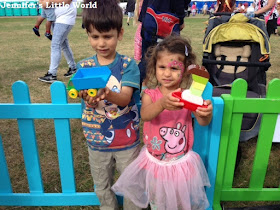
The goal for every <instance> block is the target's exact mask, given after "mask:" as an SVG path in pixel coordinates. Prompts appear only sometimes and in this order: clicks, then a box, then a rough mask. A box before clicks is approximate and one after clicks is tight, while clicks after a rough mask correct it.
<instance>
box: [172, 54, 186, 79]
mask: <svg viewBox="0 0 280 210" xmlns="http://www.w3.org/2000/svg"><path fill="white" fill-rule="evenodd" d="M168 67H169V68H172V69H180V70H181V71H180V73H178V77H179V78H182V77H183V73H184V70H185V65H184V64H183V62H181V61H177V60H173V59H171V61H170V62H169V63H168Z"/></svg>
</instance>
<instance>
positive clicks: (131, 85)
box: [77, 0, 140, 210]
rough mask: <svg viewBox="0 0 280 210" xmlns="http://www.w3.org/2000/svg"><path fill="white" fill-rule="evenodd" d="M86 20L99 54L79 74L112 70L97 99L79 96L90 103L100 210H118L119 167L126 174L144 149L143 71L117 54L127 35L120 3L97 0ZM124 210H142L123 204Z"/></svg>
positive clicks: (86, 123) (85, 119)
mask: <svg viewBox="0 0 280 210" xmlns="http://www.w3.org/2000/svg"><path fill="white" fill-rule="evenodd" d="M84 3H85V4H87V3H89V0H85V2H84ZM82 17H83V25H84V27H85V29H86V32H87V34H88V38H89V42H90V45H91V46H92V47H93V49H94V50H95V51H96V55H94V56H93V57H89V58H86V59H83V60H81V61H80V62H78V64H77V69H79V68H84V67H95V66H107V67H108V68H109V69H110V70H111V77H110V79H109V81H108V83H107V86H106V87H105V88H102V89H99V90H98V93H97V96H95V97H90V96H89V95H87V91H86V90H83V91H80V92H79V96H80V97H82V98H83V99H84V102H85V103H84V104H83V114H82V126H83V132H84V135H85V137H86V139H87V144H88V152H89V162H90V168H91V173H92V176H93V181H94V184H95V186H96V188H95V192H96V194H97V196H98V198H99V200H100V204H101V205H100V209H101V210H102V209H103V210H105V209H106V210H108V209H118V203H117V200H116V196H115V194H114V192H113V191H112V190H111V186H112V184H113V181H114V171H115V168H116V169H117V170H118V171H119V173H122V172H123V171H124V169H125V168H126V167H127V166H128V165H129V163H131V162H132V161H133V160H134V159H135V158H136V157H137V156H138V154H139V150H140V145H139V143H140V142H139V117H138V109H137V106H136V105H135V100H134V97H133V93H134V91H135V90H137V89H139V82H140V72H139V69H138V67H137V64H136V62H135V61H134V60H132V59H130V58H128V57H127V56H124V55H120V54H118V53H117V52H116V47H117V44H118V41H121V40H122V38H123V32H124V31H123V28H122V21H123V14H122V9H121V8H120V7H119V6H118V4H117V1H116V0H113V1H112V0H97V8H85V9H83V16H82ZM131 44H132V43H131ZM92 85H93V88H94V84H92ZM124 209H126V210H129V209H136V210H137V209H139V208H138V207H136V206H135V205H134V204H133V203H132V202H131V201H129V200H127V199H124Z"/></svg>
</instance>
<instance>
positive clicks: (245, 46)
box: [202, 13, 271, 141]
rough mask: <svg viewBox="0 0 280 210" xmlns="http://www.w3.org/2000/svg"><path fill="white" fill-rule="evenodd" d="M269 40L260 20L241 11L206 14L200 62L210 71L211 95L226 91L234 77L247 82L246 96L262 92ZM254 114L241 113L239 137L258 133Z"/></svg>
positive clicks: (262, 95)
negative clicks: (209, 15) (212, 88)
mask: <svg viewBox="0 0 280 210" xmlns="http://www.w3.org/2000/svg"><path fill="white" fill-rule="evenodd" d="M269 54H270V43H269V38H268V34H267V31H266V28H265V24H264V20H262V19H260V18H248V17H247V16H246V15H245V14H243V13H238V14H234V15H232V14H231V13H216V14H214V15H213V16H212V17H210V19H209V22H208V26H207V28H206V32H205V37H204V40H203V60H202V65H203V66H205V68H206V69H207V70H208V72H209V74H210V80H209V81H210V83H211V84H212V85H213V86H214V91H213V96H220V95H221V94H224V93H230V91H231V84H232V82H233V81H234V80H235V79H237V78H243V79H245V80H246V81H247V83H248V93H247V97H249V98H259V97H264V96H265V95H266V71H267V70H268V68H269V67H270V65H271V64H270V62H269ZM260 118H261V116H259V115H258V114H249V113H248V114H244V116H243V121H242V128H241V129H242V131H241V135H240V141H247V140H249V139H251V138H253V137H255V136H257V135H258V131H259V125H260Z"/></svg>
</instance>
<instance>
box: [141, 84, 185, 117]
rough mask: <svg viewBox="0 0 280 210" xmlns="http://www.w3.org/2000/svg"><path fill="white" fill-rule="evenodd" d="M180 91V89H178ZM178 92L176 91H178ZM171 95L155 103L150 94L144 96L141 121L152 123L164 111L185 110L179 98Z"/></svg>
mask: <svg viewBox="0 0 280 210" xmlns="http://www.w3.org/2000/svg"><path fill="white" fill-rule="evenodd" d="M178 90H179V91H180V89H178ZM178 90H176V91H178ZM171 94H172V93H169V94H167V95H165V96H163V97H162V98H160V99H159V100H157V101H155V102H153V101H152V99H151V97H150V96H149V95H148V94H145V93H144V94H143V96H142V106H141V119H142V120H143V121H150V120H152V119H154V118H155V117H157V116H158V115H159V114H160V113H161V112H162V111H163V110H164V109H167V110H180V109H182V108H183V106H184V103H182V102H180V100H179V99H178V98H175V97H173V96H172V95H171Z"/></svg>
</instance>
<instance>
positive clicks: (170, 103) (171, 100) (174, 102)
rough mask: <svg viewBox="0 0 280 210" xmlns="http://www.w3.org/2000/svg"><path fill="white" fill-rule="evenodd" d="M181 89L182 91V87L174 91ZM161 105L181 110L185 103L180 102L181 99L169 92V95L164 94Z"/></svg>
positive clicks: (169, 108)
mask: <svg viewBox="0 0 280 210" xmlns="http://www.w3.org/2000/svg"><path fill="white" fill-rule="evenodd" d="M180 91H181V88H178V89H177V90H175V91H174V92H180ZM160 105H161V106H162V108H163V109H167V110H180V109H182V108H183V106H184V103H183V102H180V99H178V98H175V97H174V96H172V93H168V94H167V95H165V96H163V97H162V98H161V99H160Z"/></svg>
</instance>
